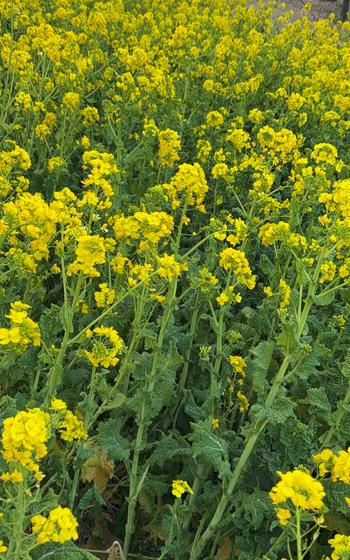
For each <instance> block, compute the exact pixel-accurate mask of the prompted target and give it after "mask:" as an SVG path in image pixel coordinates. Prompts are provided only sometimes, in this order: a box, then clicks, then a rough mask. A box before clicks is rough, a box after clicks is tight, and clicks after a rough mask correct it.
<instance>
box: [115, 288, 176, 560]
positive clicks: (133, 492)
mask: <svg viewBox="0 0 350 560" xmlns="http://www.w3.org/2000/svg"><path fill="white" fill-rule="evenodd" d="M176 290H177V280H176V279H174V280H173V282H172V284H171V285H170V286H169V291H168V297H167V302H166V304H165V311H164V314H163V319H162V323H161V327H160V330H159V334H158V341H157V348H156V350H155V352H154V355H153V362H152V368H151V372H150V374H149V376H148V380H147V382H146V388H145V389H146V393H147V394H152V393H153V391H154V386H155V383H156V371H157V367H158V363H159V357H160V353H161V350H162V347H163V342H164V337H165V333H166V329H167V326H168V322H169V318H170V316H171V313H172V307H173V300H174V298H175V296H176ZM146 407H147V397H145V398H144V400H143V402H142V405H141V411H140V414H139V418H138V430H137V435H136V441H135V446H134V455H133V459H132V465H131V472H130V488H129V498H128V502H129V507H128V515H127V522H126V526H125V541H124V552H125V555H126V557H127V556H128V552H129V548H130V543H131V537H132V535H133V532H134V528H135V510H136V503H137V497H138V495H139V492H140V490H141V484H142V477H143V475H141V477H139V473H138V470H139V459H140V454H141V450H142V446H143V442H144V435H145V431H146Z"/></svg>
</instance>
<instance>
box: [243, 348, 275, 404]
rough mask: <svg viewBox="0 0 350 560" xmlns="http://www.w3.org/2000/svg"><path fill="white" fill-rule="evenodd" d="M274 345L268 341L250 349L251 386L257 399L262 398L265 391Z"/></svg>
mask: <svg viewBox="0 0 350 560" xmlns="http://www.w3.org/2000/svg"><path fill="white" fill-rule="evenodd" d="M274 347H275V344H274V343H273V342H271V341H270V340H267V341H264V342H260V344H258V346H256V347H255V348H252V349H251V353H252V354H253V356H254V359H253V360H252V362H251V364H250V368H249V369H250V374H251V380H252V386H253V389H254V391H255V392H256V393H257V395H258V396H259V397H262V396H263V395H264V394H265V392H266V389H267V380H266V377H267V372H268V369H269V367H270V363H271V359H272V354H273V350H274Z"/></svg>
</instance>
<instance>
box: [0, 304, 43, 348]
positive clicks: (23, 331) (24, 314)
mask: <svg viewBox="0 0 350 560" xmlns="http://www.w3.org/2000/svg"><path fill="white" fill-rule="evenodd" d="M28 309H30V305H28V304H27V303H22V302H21V301H15V302H14V303H11V309H10V312H9V313H8V315H6V317H7V318H8V319H9V320H10V323H11V326H10V328H0V345H2V346H5V345H9V344H10V345H13V346H14V348H18V349H19V350H24V349H26V348H27V347H28V346H29V344H33V346H40V341H41V338H40V330H39V325H38V324H37V323H35V322H34V321H33V320H32V319H31V318H30V317H28Z"/></svg>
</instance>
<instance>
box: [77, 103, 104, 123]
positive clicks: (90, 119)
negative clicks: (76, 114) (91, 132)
mask: <svg viewBox="0 0 350 560" xmlns="http://www.w3.org/2000/svg"><path fill="white" fill-rule="evenodd" d="M81 116H82V117H83V124H84V125H85V126H91V125H93V124H95V123H97V122H98V121H99V120H100V115H99V114H98V110H97V109H96V107H85V108H84V109H82V111H81Z"/></svg>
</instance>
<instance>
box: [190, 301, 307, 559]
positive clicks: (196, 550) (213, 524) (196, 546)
mask: <svg viewBox="0 0 350 560" xmlns="http://www.w3.org/2000/svg"><path fill="white" fill-rule="evenodd" d="M311 305H312V298H311V297H309V298H307V300H306V302H305V305H304V309H303V312H302V315H301V318H300V321H299V325H298V329H297V340H299V338H300V336H301V335H302V333H303V331H304V328H305V324H306V321H307V317H308V314H309V312H310V309H311ZM290 361H291V356H290V355H289V354H287V355H286V356H285V357H284V359H283V362H282V364H281V366H280V368H279V370H278V372H277V375H276V377H275V380H274V382H273V384H272V386H271V389H270V391H269V394H268V396H267V398H266V400H265V407H266V408H269V407H271V406H272V404H273V402H274V400H275V398H276V396H277V394H278V392H279V389H280V387H281V385H282V383H283V380H284V377H285V374H286V371H287V369H288V367H289V365H290ZM267 424H268V421H267V420H266V421H259V422H257V424H256V425H255V428H254V430H253V432H252V434H251V435H250V436H249V438H248V439H247V441H246V444H245V447H244V450H243V453H242V455H241V456H240V458H239V460H238V463H237V465H236V467H235V468H234V470H233V472H232V474H231V478H230V481H229V484H228V487H227V490H226V492H225V494H223V495H222V497H221V499H220V501H219V503H218V506H217V508H216V510H215V512H214V515H213V517H212V520H211V521H210V523H209V525H208V527H207V528H206V530H205V531H204V533H203V534H202V535H200V534H198V531H197V535H196V538H195V541H194V543H193V546H192V550H191V556H190V558H191V560H197V559H198V558H200V555H201V553H202V551H203V549H204V548H205V546H206V545H207V543H208V542H209V540H210V539H211V538H212V537H213V535H214V533H215V531H216V528H217V526H218V525H219V523H220V521H221V519H222V516H223V514H224V512H225V510H226V507H227V504H228V502H229V500H230V497H231V495H232V493H233V491H234V489H235V487H236V485H237V482H238V481H239V479H240V476H241V474H242V472H243V470H244V468H245V466H246V464H247V462H248V460H249V458H250V455H251V453H252V452H253V450H254V447H255V444H256V442H257V440H258V439H259V437H260V435H261V434H262V432H263V431H264V429H265V427H266V425H267Z"/></svg>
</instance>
